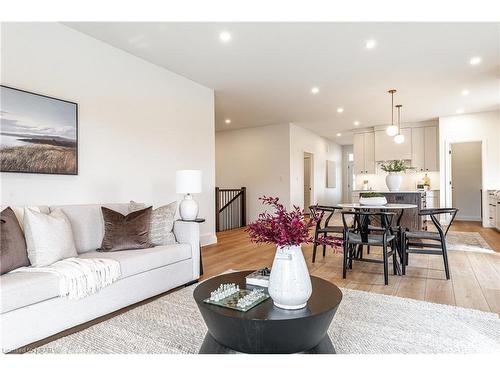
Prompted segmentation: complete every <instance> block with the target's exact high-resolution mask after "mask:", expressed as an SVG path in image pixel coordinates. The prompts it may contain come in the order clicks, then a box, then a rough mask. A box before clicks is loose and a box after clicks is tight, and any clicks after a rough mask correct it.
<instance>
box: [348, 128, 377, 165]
mask: <svg viewBox="0 0 500 375" xmlns="http://www.w3.org/2000/svg"><path fill="white" fill-rule="evenodd" d="M353 143H354V146H353V151H354V173H355V174H374V173H375V136H374V134H373V132H369V133H357V134H354V142H353Z"/></svg>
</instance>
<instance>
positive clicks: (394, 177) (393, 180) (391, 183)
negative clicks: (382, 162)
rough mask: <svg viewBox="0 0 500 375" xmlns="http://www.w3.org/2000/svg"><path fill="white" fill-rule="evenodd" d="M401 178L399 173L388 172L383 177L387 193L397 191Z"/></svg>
mask: <svg viewBox="0 0 500 375" xmlns="http://www.w3.org/2000/svg"><path fill="white" fill-rule="evenodd" d="M402 181H403V176H402V175H401V174H400V173H399V172H389V174H388V175H387V176H386V177H385V183H386V185H387V188H388V189H389V191H399V189H400V188H401V182H402Z"/></svg>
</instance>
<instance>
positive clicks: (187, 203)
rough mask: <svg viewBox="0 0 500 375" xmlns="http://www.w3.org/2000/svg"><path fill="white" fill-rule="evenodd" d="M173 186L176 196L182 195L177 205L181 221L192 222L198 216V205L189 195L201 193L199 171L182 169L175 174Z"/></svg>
mask: <svg viewBox="0 0 500 375" xmlns="http://www.w3.org/2000/svg"><path fill="white" fill-rule="evenodd" d="M175 186H176V189H175V190H176V191H177V193H178V194H184V199H183V200H182V202H181V203H180V205H179V214H180V215H181V218H182V220H194V219H196V217H197V216H198V203H196V201H195V200H194V199H193V197H192V196H191V194H195V193H201V171H199V170H193V169H184V170H181V171H177V172H176V174H175Z"/></svg>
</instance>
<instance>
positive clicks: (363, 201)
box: [359, 193, 387, 206]
mask: <svg viewBox="0 0 500 375" xmlns="http://www.w3.org/2000/svg"><path fill="white" fill-rule="evenodd" d="M359 204H360V205H362V206H384V205H386V204H387V199H386V198H385V197H384V195H382V194H380V193H361V194H360V197H359Z"/></svg>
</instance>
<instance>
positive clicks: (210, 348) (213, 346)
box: [199, 332, 336, 354]
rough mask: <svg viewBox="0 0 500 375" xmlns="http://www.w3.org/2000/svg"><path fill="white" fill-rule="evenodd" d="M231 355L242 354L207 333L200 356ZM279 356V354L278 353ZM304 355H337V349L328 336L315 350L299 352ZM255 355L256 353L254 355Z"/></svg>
mask: <svg viewBox="0 0 500 375" xmlns="http://www.w3.org/2000/svg"><path fill="white" fill-rule="evenodd" d="M231 353H240V352H237V351H235V350H233V349H231V348H228V347H227V346H224V345H221V344H219V343H218V342H217V341H216V340H215V339H214V338H213V337H212V335H211V334H210V333H209V332H207V334H206V335H205V339H204V340H203V344H201V348H200V351H199V354H231ZM276 353H277V354H279V353H278V352H276ZM299 353H302V354H336V352H335V348H334V346H333V344H332V340H330V337H329V336H328V334H326V336H325V337H324V338H323V340H321V341H320V343H319V344H318V345H316V346H315V347H314V348H312V349H309V350H305V351H303V352H299ZM254 354H255V353H254Z"/></svg>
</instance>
